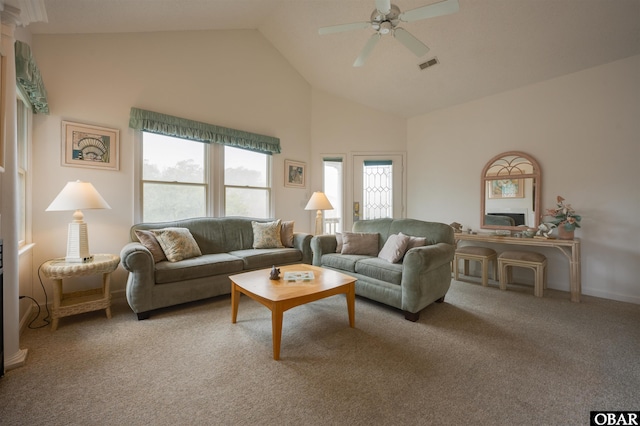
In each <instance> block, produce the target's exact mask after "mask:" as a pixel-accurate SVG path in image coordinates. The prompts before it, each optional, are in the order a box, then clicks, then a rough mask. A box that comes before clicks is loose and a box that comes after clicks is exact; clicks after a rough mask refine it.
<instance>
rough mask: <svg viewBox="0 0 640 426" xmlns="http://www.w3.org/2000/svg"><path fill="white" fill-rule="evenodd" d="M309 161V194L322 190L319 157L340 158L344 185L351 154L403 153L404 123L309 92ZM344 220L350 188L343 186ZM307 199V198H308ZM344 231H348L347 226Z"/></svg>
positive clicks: (318, 92)
mask: <svg viewBox="0 0 640 426" xmlns="http://www.w3.org/2000/svg"><path fill="white" fill-rule="evenodd" d="M311 109H312V114H313V115H312V125H311V129H312V130H311V140H312V144H311V157H312V182H313V185H314V187H312V188H311V190H313V191H320V190H321V189H322V168H321V164H322V157H323V154H342V155H344V158H345V164H344V166H345V171H344V173H345V175H346V181H347V182H350V181H351V172H352V171H351V168H352V167H351V159H352V155H353V153H359V152H360V153H361V152H368V153H374V152H405V151H406V149H407V145H406V141H407V121H406V119H405V118H403V117H399V116H394V115H391V114H389V113H386V112H382V111H378V110H374V109H372V108H369V107H365V106H363V105H360V104H357V103H355V102H351V101H348V100H346V99H343V98H338V97H336V96H333V95H331V94H329V93H327V92H324V91H322V90H318V89H313V90H312V108H311ZM345 189H346V192H345V194H346V197H345V202H346V206H345V208H346V209H347V211H346V212H344V213H345V216H344V217H345V218H346V219H347V223H346V224H347V225H349V221H350V215H351V210H350V203H349V201H350V200H351V199H352V197H351V196H352V188H350V187H349V186H348V185H347V188H345ZM309 195H311V194H309ZM347 229H350V227H349V226H347Z"/></svg>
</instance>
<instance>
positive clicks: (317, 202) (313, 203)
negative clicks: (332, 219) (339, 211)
mask: <svg viewBox="0 0 640 426" xmlns="http://www.w3.org/2000/svg"><path fill="white" fill-rule="evenodd" d="M304 209H305V210H333V206H332V205H331V203H330V202H329V199H328V198H327V196H326V195H325V194H324V192H320V191H316V192H314V193H313V195H312V196H311V198H310V199H309V202H308V203H307V206H306V207H305V208H304Z"/></svg>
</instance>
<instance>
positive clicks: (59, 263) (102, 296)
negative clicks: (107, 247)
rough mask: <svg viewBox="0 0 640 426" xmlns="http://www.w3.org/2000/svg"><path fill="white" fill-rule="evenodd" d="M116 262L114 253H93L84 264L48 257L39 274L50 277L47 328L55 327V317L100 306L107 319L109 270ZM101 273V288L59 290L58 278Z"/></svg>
mask: <svg viewBox="0 0 640 426" xmlns="http://www.w3.org/2000/svg"><path fill="white" fill-rule="evenodd" d="M119 263H120V256H117V255H115V254H96V255H94V258H93V260H91V261H89V262H84V263H76V262H66V261H65V260H64V258H60V259H53V260H48V261H46V262H45V263H43V264H42V273H43V274H44V275H45V276H46V277H47V278H50V279H52V280H53V284H54V285H53V312H52V318H53V322H52V323H51V329H52V330H56V329H57V328H58V320H59V319H60V318H62V317H66V316H69V315H76V314H81V313H84V312H91V311H98V310H101V309H104V310H105V312H106V314H107V318H111V292H110V290H109V285H110V282H111V273H112V272H113V271H115V269H116V268H117V267H118V264H119ZM94 274H102V287H100V288H95V289H91V290H84V291H76V292H72V293H63V291H62V279H63V278H71V277H80V276H85V275H94Z"/></svg>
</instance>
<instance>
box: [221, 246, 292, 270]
mask: <svg viewBox="0 0 640 426" xmlns="http://www.w3.org/2000/svg"><path fill="white" fill-rule="evenodd" d="M229 254H230V255H233V256H236V257H238V258H240V259H241V260H242V262H243V265H244V269H258V268H270V267H272V266H273V265H282V264H285V263H295V262H301V261H302V252H301V251H300V250H298V249H292V248H281V249H248V250H234V251H232V252H229Z"/></svg>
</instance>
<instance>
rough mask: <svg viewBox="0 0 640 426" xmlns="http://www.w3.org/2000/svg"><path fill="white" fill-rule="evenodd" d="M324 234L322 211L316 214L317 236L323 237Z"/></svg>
mask: <svg viewBox="0 0 640 426" xmlns="http://www.w3.org/2000/svg"><path fill="white" fill-rule="evenodd" d="M323 234H324V232H322V210H318V211H317V212H316V235H323Z"/></svg>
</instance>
